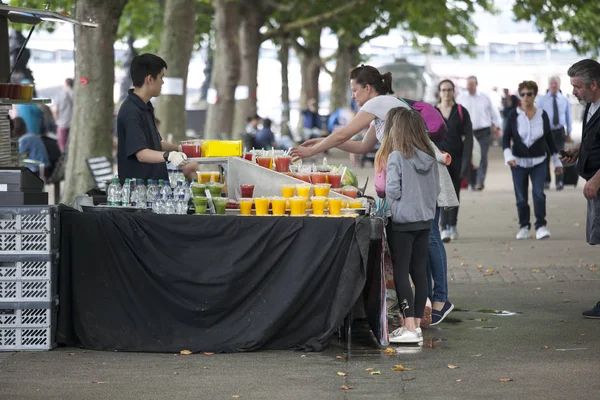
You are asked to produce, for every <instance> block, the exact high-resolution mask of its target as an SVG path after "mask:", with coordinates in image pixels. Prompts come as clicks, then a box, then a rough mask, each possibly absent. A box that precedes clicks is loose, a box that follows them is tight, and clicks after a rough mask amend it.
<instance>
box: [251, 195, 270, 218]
mask: <svg viewBox="0 0 600 400" xmlns="http://www.w3.org/2000/svg"><path fill="white" fill-rule="evenodd" d="M270 203H271V199H270V198H268V197H256V198H254V209H255V211H256V215H268V214H269V204H270Z"/></svg>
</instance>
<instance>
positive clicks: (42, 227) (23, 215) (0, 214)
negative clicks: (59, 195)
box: [0, 206, 58, 233]
mask: <svg viewBox="0 0 600 400" xmlns="http://www.w3.org/2000/svg"><path fill="white" fill-rule="evenodd" d="M57 225H58V209H57V208H56V207H55V206H21V207H15V206H13V207H9V206H3V207H0V232H2V233H31V232H44V233H46V232H51V231H52V230H54V229H56V227H57Z"/></svg>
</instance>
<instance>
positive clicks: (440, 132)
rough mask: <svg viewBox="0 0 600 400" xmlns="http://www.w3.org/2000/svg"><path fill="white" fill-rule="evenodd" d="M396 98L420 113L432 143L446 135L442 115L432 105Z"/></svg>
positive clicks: (437, 141) (439, 140)
mask: <svg viewBox="0 0 600 400" xmlns="http://www.w3.org/2000/svg"><path fill="white" fill-rule="evenodd" d="M398 100H400V101H402V102H404V103H405V104H406V105H408V106H409V107H410V108H412V109H413V110H417V111H418V112H419V114H421V117H423V121H425V126H427V131H428V133H429V137H430V139H431V141H432V142H433V143H439V142H441V141H442V140H444V138H445V137H446V122H444V117H442V115H441V114H440V113H439V111H438V110H437V109H436V108H435V107H434V106H432V105H431V104H429V103H425V102H423V101H415V100H409V99H403V98H400V97H399V98H398ZM461 114H462V110H461Z"/></svg>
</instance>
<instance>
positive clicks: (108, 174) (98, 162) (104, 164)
mask: <svg viewBox="0 0 600 400" xmlns="http://www.w3.org/2000/svg"><path fill="white" fill-rule="evenodd" d="M85 162H86V163H87V166H88V168H89V169H90V173H91V174H92V177H93V178H94V183H95V188H97V189H99V190H104V191H105V190H106V187H107V186H108V183H109V182H110V180H111V179H112V178H113V177H114V171H113V165H112V162H110V160H109V159H108V158H106V157H104V156H103V157H93V158H88V159H87V160H85Z"/></svg>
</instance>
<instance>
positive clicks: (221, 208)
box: [194, 196, 227, 215]
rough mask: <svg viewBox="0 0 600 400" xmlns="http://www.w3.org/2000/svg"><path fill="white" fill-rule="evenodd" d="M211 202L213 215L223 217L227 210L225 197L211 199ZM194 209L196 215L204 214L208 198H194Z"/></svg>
mask: <svg viewBox="0 0 600 400" xmlns="http://www.w3.org/2000/svg"><path fill="white" fill-rule="evenodd" d="M211 200H212V203H213V206H214V207H215V213H216V214H219V215H225V213H226V210H227V199H226V198H225V197H213V198H212V199H211ZM194 207H195V208H196V214H206V209H207V207H208V197H204V196H194Z"/></svg>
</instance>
